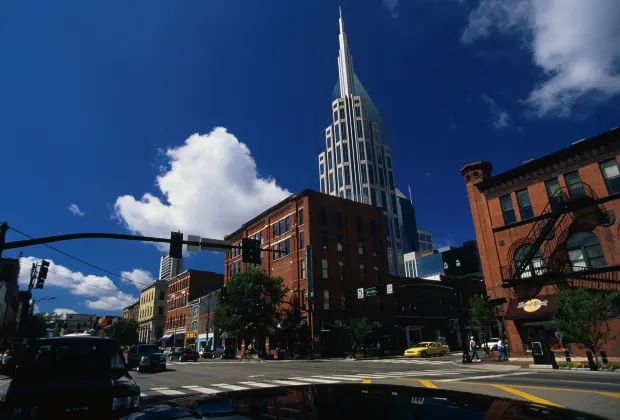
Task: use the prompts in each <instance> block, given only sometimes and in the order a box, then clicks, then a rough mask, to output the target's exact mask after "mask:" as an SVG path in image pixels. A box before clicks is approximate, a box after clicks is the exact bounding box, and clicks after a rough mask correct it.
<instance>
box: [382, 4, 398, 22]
mask: <svg viewBox="0 0 620 420" xmlns="http://www.w3.org/2000/svg"><path fill="white" fill-rule="evenodd" d="M399 3H400V0H383V5H384V6H385V8H386V9H387V10H388V12H390V14H391V15H392V19H398V16H399V12H398V10H396V9H398V6H399Z"/></svg>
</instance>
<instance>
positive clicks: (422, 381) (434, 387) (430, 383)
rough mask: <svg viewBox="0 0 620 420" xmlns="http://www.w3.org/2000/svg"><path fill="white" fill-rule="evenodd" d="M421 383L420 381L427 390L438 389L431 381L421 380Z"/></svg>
mask: <svg viewBox="0 0 620 420" xmlns="http://www.w3.org/2000/svg"><path fill="white" fill-rule="evenodd" d="M419 381H420V383H421V384H422V385H424V386H425V387H427V388H433V389H437V385H435V384H434V383H432V382H431V381H427V380H425V379H420V380H419Z"/></svg>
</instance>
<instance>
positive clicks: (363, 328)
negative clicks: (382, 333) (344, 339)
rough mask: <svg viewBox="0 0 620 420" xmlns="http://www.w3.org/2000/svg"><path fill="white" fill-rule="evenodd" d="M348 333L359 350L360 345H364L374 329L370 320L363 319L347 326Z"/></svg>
mask: <svg viewBox="0 0 620 420" xmlns="http://www.w3.org/2000/svg"><path fill="white" fill-rule="evenodd" d="M347 332H348V333H349V335H350V336H351V341H353V343H354V344H355V347H357V348H358V349H359V348H360V345H362V344H364V342H365V341H366V339H367V338H368V336H369V335H370V333H371V332H372V327H371V326H370V323H369V322H368V319H366V317H362V318H357V319H353V320H351V325H349V326H347Z"/></svg>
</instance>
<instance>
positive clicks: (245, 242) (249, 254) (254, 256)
mask: <svg viewBox="0 0 620 420" xmlns="http://www.w3.org/2000/svg"><path fill="white" fill-rule="evenodd" d="M241 260H242V261H243V262H244V263H247V264H258V265H260V241H259V240H258V239H249V238H243V239H242V240H241Z"/></svg>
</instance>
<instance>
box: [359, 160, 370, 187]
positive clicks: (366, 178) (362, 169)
mask: <svg viewBox="0 0 620 420" xmlns="http://www.w3.org/2000/svg"><path fill="white" fill-rule="evenodd" d="M360 171H361V172H362V184H366V183H367V182H368V175H367V174H366V164H365V163H362V164H361V165H360Z"/></svg>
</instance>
